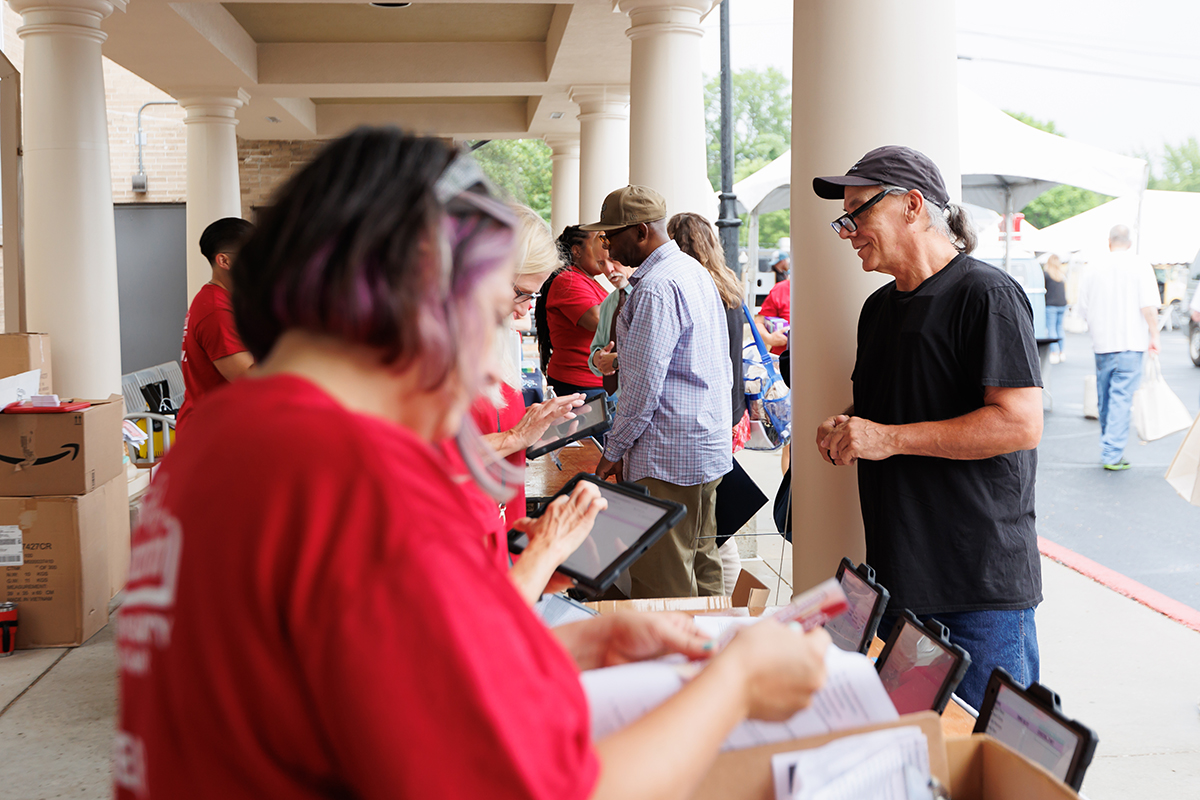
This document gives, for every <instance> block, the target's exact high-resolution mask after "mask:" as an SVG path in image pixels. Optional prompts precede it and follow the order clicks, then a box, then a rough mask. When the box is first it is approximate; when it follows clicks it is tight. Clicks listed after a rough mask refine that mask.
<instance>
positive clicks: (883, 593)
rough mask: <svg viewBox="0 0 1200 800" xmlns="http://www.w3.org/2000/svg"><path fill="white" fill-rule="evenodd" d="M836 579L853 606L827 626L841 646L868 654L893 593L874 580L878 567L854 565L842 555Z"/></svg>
mask: <svg viewBox="0 0 1200 800" xmlns="http://www.w3.org/2000/svg"><path fill="white" fill-rule="evenodd" d="M837 580H838V583H840V584H841V585H842V591H844V592H845V593H846V600H848V601H849V603H850V607H849V608H848V609H847V610H846V613H845V614H839V615H838V616H836V617H834V618H833V619H831V620H829V622H828V623H826V625H825V630H826V631H828V633H829V638H830V639H832V640H833V643H834V644H836V645H837V646H838V647H840V648H842V649H843V650H848V651H850V652H851V653H862V654H863V655H866V653H867V650H869V649H870V647H871V642H872V641H874V640H875V631H877V630H878V629H879V620H880V618H882V617H883V610H884V609H885V608H887V604H888V598H890V597H891V594H890V593H889V592H888V590H887V589H885V588H883V587H882V586H880V585H879V584H878V583H876V582H875V570H873V569H871V568H870V567H869V566H867V565H866V564H859V565H858V568H857V569H855V567H854V563H853V562H852V561H850V559H848V558H843V559H842V563H841V564H839V565H838V571H837Z"/></svg>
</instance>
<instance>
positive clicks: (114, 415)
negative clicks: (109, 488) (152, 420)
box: [0, 394, 125, 497]
mask: <svg viewBox="0 0 1200 800" xmlns="http://www.w3.org/2000/svg"><path fill="white" fill-rule="evenodd" d="M89 402H91V403H92V405H91V407H90V408H86V409H84V410H83V411H73V412H69V413H66V414H0V497H40V496H45V495H79V494H87V493H88V492H91V491H94V490H95V489H97V488H99V487H100V486H103V485H104V484H106V483H108V482H109V481H110V480H112V479H113V478H115V477H117V476H118V475H120V476H122V477H123V476H124V474H125V471H124V467H123V465H122V462H123V461H124V453H125V445H124V442H123V441H122V438H121V422H122V420H123V419H124V416H125V400H124V398H123V397H121V395H119V394H114V395H112V396H111V397H109V398H108V399H107V400H92V401H89Z"/></svg>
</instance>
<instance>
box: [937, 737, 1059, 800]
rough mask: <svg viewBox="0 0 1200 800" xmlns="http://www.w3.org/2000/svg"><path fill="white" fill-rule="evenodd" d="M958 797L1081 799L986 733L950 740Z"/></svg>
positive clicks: (948, 750) (954, 793)
mask: <svg viewBox="0 0 1200 800" xmlns="http://www.w3.org/2000/svg"><path fill="white" fill-rule="evenodd" d="M946 757H947V760H948V762H949V766H950V784H949V785H950V794H951V795H952V796H953V797H954V800H1078V798H1079V795H1078V794H1076V793H1075V791H1074V790H1073V789H1071V787H1070V786H1067V785H1066V784H1065V783H1063V782H1062V781H1060V780H1059V779H1058V778H1056V777H1054V776H1053V775H1051V774H1050V771H1049V770H1047V769H1046V768H1045V767H1043V766H1041V765H1040V764H1035V763H1033V762H1032V761H1030V760H1029V759H1027V758H1025V757H1023V756H1021V755H1020V754H1019V753H1017V751H1015V750H1013V749H1011V748H1009V747H1008V746H1007V745H1004V744H1001V743H1000V742H998V741H997V740H995V739H993V738H992V737H991V736H988V735H987V734H983V733H976V734H972V735H971V736H965V737H961V738H954V739H950V740H949V741H947V742H946Z"/></svg>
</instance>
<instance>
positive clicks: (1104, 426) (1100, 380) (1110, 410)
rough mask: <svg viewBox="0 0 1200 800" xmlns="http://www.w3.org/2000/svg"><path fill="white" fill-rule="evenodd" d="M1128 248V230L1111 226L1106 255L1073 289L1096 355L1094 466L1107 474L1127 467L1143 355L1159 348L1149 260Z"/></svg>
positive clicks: (1155, 295)
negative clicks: (1096, 454) (1096, 456)
mask: <svg viewBox="0 0 1200 800" xmlns="http://www.w3.org/2000/svg"><path fill="white" fill-rule="evenodd" d="M1131 244H1132V241H1131V238H1130V235H1129V228H1128V227H1126V226H1124V225H1117V226H1114V227H1113V229H1112V230H1111V231H1109V233H1108V249H1109V253H1108V255H1107V256H1106V257H1105V258H1103V259H1101V260H1100V261H1099V263H1097V264H1094V265H1093V266H1092V268H1091V269H1089V270H1088V271H1087V272H1086V273H1085V274H1084V278H1083V282H1082V285H1081V286H1080V289H1079V310H1080V312H1081V313H1082V314H1083V318H1084V319H1085V320H1086V321H1087V325H1088V331H1089V333H1090V334H1091V336H1092V349H1093V350H1094V351H1095V353H1096V399H1097V400H1098V403H1099V412H1100V462H1101V464H1102V465H1103V466H1104V468H1105V469H1107V470H1125V469H1129V462H1128V461H1127V460H1126V459H1125V457H1124V456H1125V445H1126V443H1127V442H1128V441H1129V417H1130V411H1131V409H1132V407H1133V393H1134V392H1135V391H1137V388H1138V384H1139V383H1140V382H1141V380H1142V359H1143V356H1144V354H1145V353H1146V351H1147V350H1148V351H1149V352H1150V353H1151V354H1157V353H1158V350H1159V347H1158V306H1159V304H1160V302H1161V301H1162V298H1161V297H1159V294H1158V283H1157V282H1156V281H1155V279H1154V269H1153V267H1151V266H1150V262H1149V260H1147V259H1146V258H1144V257H1142V256H1139V255H1137V254H1136V253H1133V252H1131V251H1130V249H1129V248H1130V246H1131Z"/></svg>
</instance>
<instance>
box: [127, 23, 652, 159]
mask: <svg viewBox="0 0 1200 800" xmlns="http://www.w3.org/2000/svg"><path fill="white" fill-rule="evenodd" d="M628 26H629V19H628V17H627V16H626V15H625V14H622V13H615V12H614V10H613V4H612V2H611V1H610V0H580V2H576V3H554V2H540V1H539V0H525V2H492V1H491V0H472V2H457V1H456V0H418V1H417V2H413V3H412V4H411V5H410V6H409V7H407V8H381V7H377V6H374V5H371V4H370V3H365V2H337V1H336V0H335V1H334V2H328V1H327V0H326V1H324V2H295V1H294V0H283V1H282V2H271V1H270V0H268V1H267V2H253V3H221V2H209V1H208V0H199V1H197V2H168V1H167V0H133V1H132V2H130V3H129V4H128V6H127V7H126V10H125V11H124V12H120V11H117V12H115V13H113V14H112V16H110V17H109V18H108V19H107V20H105V22H104V24H103V28H104V30H105V31H106V32H107V33H108V41H107V42H105V44H104V55H106V56H108V57H109V58H111V59H112V60H113V61H115V62H117V63H118V64H120V65H121V66H123V67H125V68H126V69H129V70H131V71H132V72H134V73H136V74H138V75H139V76H141V77H142V78H144V79H145V80H147V81H149V82H150V83H152V84H154V85H156V86H158V87H159V88H160V89H162V90H164V91H166V92H168V93H169V94H171V95H173V96H175V97H184V96H196V95H200V94H210V93H229V94H234V93H236V90H237V89H243V90H245V91H246V92H247V93H249V95H250V101H249V103H248V104H247V105H246V106H245V107H244V108H242V109H241V110H240V111H239V112H238V114H237V116H238V120H239V125H238V135H239V136H241V137H245V138H248V139H306V138H318V137H319V138H328V137H332V136H337V135H339V134H341V133H343V132H345V131H347V130H349V129H350V128H352V127H354V126H355V125H359V124H364V123H365V124H373V125H386V124H394V125H399V126H402V127H405V128H409V129H413V130H417V131H420V132H423V133H434V134H438V135H442V136H452V137H455V138H458V139H500V138H526V137H542V136H544V135H546V134H555V133H573V132H577V131H578V130H579V123H578V121H577V120H576V119H575V115H576V114H577V113H578V108H577V107H576V106H575V105H574V104H573V103H572V102H571V101H570V97H569V93H570V90H571V87H573V86H594V85H608V86H627V85H628V83H629V71H630V65H629V61H630V43H629V40H628V39H627V38H626V36H625V29H626V28H627V27H628Z"/></svg>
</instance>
